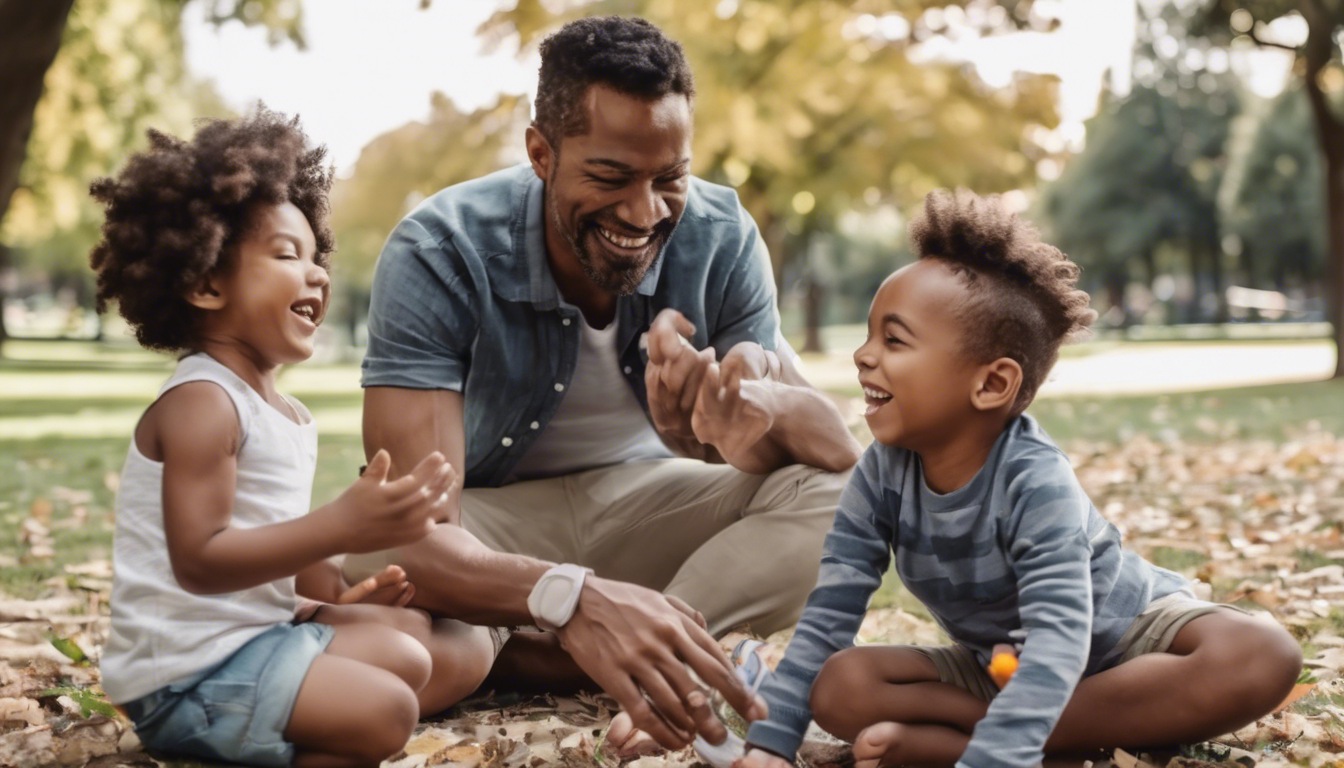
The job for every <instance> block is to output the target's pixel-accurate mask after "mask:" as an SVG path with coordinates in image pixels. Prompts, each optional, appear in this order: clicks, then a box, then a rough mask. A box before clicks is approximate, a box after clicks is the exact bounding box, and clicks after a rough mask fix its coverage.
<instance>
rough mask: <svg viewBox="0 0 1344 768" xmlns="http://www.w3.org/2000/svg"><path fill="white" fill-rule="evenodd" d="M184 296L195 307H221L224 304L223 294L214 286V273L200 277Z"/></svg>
mask: <svg viewBox="0 0 1344 768" xmlns="http://www.w3.org/2000/svg"><path fill="white" fill-rule="evenodd" d="M184 298H185V299H186V300H187V303H188V304H190V305H192V306H193V307H196V308H197V309H223V308H224V304H225V300H224V294H223V293H220V292H219V290H218V289H217V288H215V284H214V275H206V276H205V277H202V278H201V280H200V282H198V283H196V285H195V287H193V288H192V289H191V290H189V291H187V295H186V296H185V297H184Z"/></svg>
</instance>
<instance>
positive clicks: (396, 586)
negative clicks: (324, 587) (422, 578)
mask: <svg viewBox="0 0 1344 768" xmlns="http://www.w3.org/2000/svg"><path fill="white" fill-rule="evenodd" d="M412 597H415V585H414V584H411V582H409V581H407V580H406V572H405V571H403V570H402V569H401V566H399V565H389V566H387V567H386V568H384V569H383V570H382V571H381V572H380V573H375V574H374V575H372V576H370V577H369V578H367V579H365V580H363V581H361V582H359V583H358V584H356V585H354V586H353V587H351V588H349V589H347V590H346V591H344V592H342V593H341V596H340V597H338V598H336V603H337V605H347V604H349V603H371V604H374V605H390V606H393V607H396V608H401V607H403V606H405V605H406V604H407V603H409V602H411V598H412Z"/></svg>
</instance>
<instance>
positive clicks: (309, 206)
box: [92, 108, 494, 766]
mask: <svg viewBox="0 0 1344 768" xmlns="http://www.w3.org/2000/svg"><path fill="white" fill-rule="evenodd" d="M149 140H150V146H149V148H148V149H147V150H145V151H143V152H140V153H139V154H136V155H135V156H133V157H132V158H131V159H130V161H129V162H128V163H127V165H126V167H125V168H124V169H123V170H122V172H121V173H120V174H118V175H117V176H116V177H114V178H105V179H99V180H97V181H95V182H94V183H93V185H92V194H93V196H94V197H95V198H97V199H98V200H99V202H101V203H103V204H104V206H106V221H105V223H104V225H103V240H102V241H101V242H100V243H99V244H98V246H97V247H96V248H95V249H94V251H93V254H92V263H93V268H94V270H95V271H96V272H97V274H98V304H99V309H100V310H102V309H104V308H105V307H106V305H107V304H108V302H111V301H116V302H117V304H118V306H119V308H120V310H121V313H122V315H123V316H125V318H126V320H127V321H128V322H129V323H130V325H131V328H133V329H134V331H135V335H136V338H138V339H139V340H140V343H141V344H143V345H144V346H146V347H148V348H150V349H157V350H164V351H172V352H177V353H181V354H182V355H183V356H182V357H181V359H180V360H179V361H178V364H177V368H176V370H175V372H174V373H173V374H172V376H171V377H169V379H168V381H167V383H166V384H164V385H163V387H162V389H161V390H160V392H159V395H158V397H157V399H156V400H155V401H154V402H153V404H151V405H150V406H149V408H148V409H147V410H146V411H145V414H144V416H143V417H142V418H141V420H140V422H139V424H138V425H137V426H136V428H135V433H134V435H133V437H132V440H131V445H130V448H129V450H128V453H127V458H126V463H125V466H124V468H123V470H122V475H121V485H120V488H119V490H118V494H117V503H116V534H115V540H114V547H113V549H114V554H113V557H114V566H115V578H114V581H113V588H112V629H111V636H110V639H109V640H108V643H107V647H106V648H105V650H104V653H103V658H102V662H101V666H102V675H103V687H104V689H105V690H106V691H107V694H108V697H109V698H110V699H111V700H112V701H113V702H114V703H116V704H117V705H119V706H120V707H121V708H122V710H123V711H124V712H125V713H126V714H127V715H128V716H129V717H130V718H131V720H132V721H133V722H134V723H135V728H136V731H137V733H138V734H139V736H140V738H141V740H142V741H143V742H144V743H145V745H146V746H147V747H149V748H150V749H152V750H156V751H160V752H166V753H176V754H185V755H191V756H194V757H200V758H206V759H209V760H220V761H227V762H235V763H246V764H252V765H277V766H278V765H289V764H291V763H293V764H295V765H376V764H378V763H379V762H380V761H382V760H384V759H386V758H387V757H389V756H391V755H393V754H395V753H396V752H397V751H399V750H400V749H401V748H402V747H403V746H404V745H405V743H406V740H407V738H408V737H409V736H410V734H411V731H412V729H413V728H414V727H415V723H416V721H417V720H418V719H419V717H420V716H421V714H422V713H428V712H431V711H438V710H441V709H443V708H444V707H446V706H448V705H449V704H452V703H453V702H455V701H457V700H458V699H460V698H461V697H462V696H464V695H466V694H467V693H470V692H471V691H472V690H473V689H475V688H476V686H477V685H479V683H480V682H481V680H482V679H483V678H484V676H485V674H486V672H487V671H488V670H489V667H490V664H491V663H492V661H493V658H494V655H493V654H494V643H493V641H492V638H491V636H490V634H489V633H488V631H486V630H484V629H480V628H473V627H468V626H466V625H463V624H458V623H456V622H444V621H440V622H436V623H434V624H433V625H431V622H430V620H429V617H428V616H427V615H426V614H424V613H422V612H420V611H417V610H413V609H410V608H406V607H404V606H405V605H406V604H407V603H408V602H409V601H410V600H411V598H412V596H413V594H414V588H413V587H412V586H411V585H410V584H409V583H408V582H407V581H406V578H405V573H404V572H402V571H401V570H400V569H399V568H396V567H389V568H388V569H386V570H384V571H383V572H382V573H379V574H377V575H375V576H372V577H370V578H369V579H367V580H365V581H364V582H361V583H359V584H357V585H355V586H353V587H350V586H348V585H346V584H345V583H344V582H343V581H342V579H341V576H340V571H339V568H338V566H337V564H336V563H335V562H334V561H333V560H332V559H331V558H333V557H335V556H337V555H340V554H342V553H346V552H367V551H372V550H381V549H386V548H388V547H395V546H399V545H403V544H409V543H412V542H414V541H417V540H419V539H420V538H422V537H424V536H425V535H426V534H427V533H428V532H429V531H431V530H432V529H433V528H434V526H435V523H436V521H437V520H440V519H443V518H444V517H445V509H446V503H447V502H446V500H447V496H448V492H449V491H450V490H451V489H452V487H453V485H454V484H455V482H456V474H455V472H454V471H453V468H452V467H451V466H449V465H448V464H447V463H446V462H445V461H444V459H443V456H442V455H440V454H438V453H435V454H431V455H430V456H429V457H427V458H426V459H425V460H424V461H423V462H422V463H421V464H420V465H419V466H418V467H416V469H415V470H414V471H413V472H412V473H411V474H409V475H407V476H406V477H404V478H402V479H399V480H396V481H393V482H388V481H387V472H388V468H389V466H390V463H391V462H390V461H389V459H388V456H387V454H386V452H382V453H379V454H378V455H377V456H375V457H374V458H373V460H372V461H371V462H370V464H369V468H368V470H367V471H366V472H365V473H364V475H363V476H362V477H361V478H360V479H359V480H358V481H356V482H355V483H354V484H353V485H352V486H350V488H349V489H347V490H346V491H345V492H344V493H343V494H341V496H340V497H339V498H337V499H336V500H335V501H333V502H331V503H329V504H326V505H324V506H321V507H318V508H317V509H315V510H313V511H312V512H311V513H309V504H310V500H311V499H310V495H311V491H312V485H313V474H314V470H315V468H316V461H317V427H316V425H315V424H314V423H313V419H312V416H311V414H310V413H309V412H308V410H307V409H306V408H304V406H303V404H302V403H300V402H299V401H297V400H295V399H294V398H292V397H288V396H285V395H282V394H280V393H279V392H277V391H276V386H275V377H276V370H277V369H278V368H279V366H281V365H284V364H288V363H296V362H299V361H301V360H305V359H307V358H308V357H309V356H310V355H311V354H312V352H313V337H314V335H315V333H316V331H317V327H318V324H319V323H321V322H322V319H323V317H324V315H325V314H326V309H327V302H328V298H329V296H330V280H329V277H328V273H327V268H328V260H329V258H330V254H331V252H332V250H333V239H332V235H331V229H330V227H329V225H328V223H327V210H328V204H327V194H328V191H329V189H330V186H331V178H332V176H331V172H330V170H328V169H327V168H326V167H325V166H324V158H325V149H324V148H321V147H317V148H310V147H309V146H308V140H307V137H306V136H305V135H304V133H303V131H302V130H301V129H300V127H299V123H298V119H297V118H295V119H292V120H290V119H287V118H285V117H284V116H283V115H280V114H277V113H275V112H270V111H267V110H265V109H264V108H261V109H259V110H258V111H257V113H256V114H254V115H252V116H250V117H247V118H244V119H239V120H214V121H209V122H206V123H205V124H204V125H203V126H202V127H200V129H199V130H198V132H197V133H196V136H195V138H194V139H192V140H191V141H184V140H181V139H177V138H173V137H171V136H168V135H165V134H163V133H159V132H157V131H150V133H149ZM300 597H303V598H306V599H307V600H305V601H301V600H300V599H299V598H300ZM351 692H358V695H357V696H353V697H352V696H351V695H350V694H351Z"/></svg>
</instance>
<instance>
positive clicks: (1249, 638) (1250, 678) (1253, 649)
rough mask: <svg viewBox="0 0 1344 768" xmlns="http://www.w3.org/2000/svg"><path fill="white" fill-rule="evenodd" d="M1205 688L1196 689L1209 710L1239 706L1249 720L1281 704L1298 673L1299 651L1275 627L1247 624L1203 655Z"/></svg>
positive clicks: (1279, 628) (1296, 646) (1300, 669)
mask: <svg viewBox="0 0 1344 768" xmlns="http://www.w3.org/2000/svg"><path fill="white" fill-rule="evenodd" d="M1205 662H1206V668H1205V669H1204V673H1205V675H1206V676H1207V679H1208V683H1209V684H1208V685H1206V686H1200V688H1201V689H1202V690H1203V691H1204V692H1206V693H1207V694H1208V695H1209V696H1210V697H1212V699H1213V700H1212V701H1210V702H1209V704H1210V705H1212V706H1213V707H1219V706H1222V705H1225V704H1226V703H1227V702H1229V701H1233V702H1241V703H1243V704H1244V705H1245V707H1246V708H1247V710H1248V711H1252V710H1253V711H1254V714H1252V715H1251V717H1252V719H1253V718H1255V717H1259V716H1261V715H1263V714H1265V713H1267V712H1269V711H1270V710H1271V709H1273V708H1274V707H1276V706H1278V704H1279V703H1280V702H1281V701H1283V698H1284V697H1285V696H1286V695H1287V694H1288V691H1290V690H1291V689H1292V687H1293V684H1294V683H1296V682H1297V678H1298V675H1299V674H1300V673H1301V671H1302V649H1301V647H1300V646H1298V644H1297V641H1296V640H1294V639H1293V637H1292V635H1290V634H1288V632H1287V631H1286V630H1284V629H1283V628H1282V627H1280V626H1278V625H1277V624H1268V623H1261V622H1248V626H1246V627H1245V628H1244V629H1242V630H1241V631H1239V632H1237V633H1236V634H1235V635H1232V636H1230V637H1227V638H1226V639H1225V641H1224V642H1221V643H1219V644H1218V646H1217V647H1215V648H1211V649H1209V651H1208V653H1207V654H1206V655H1205Z"/></svg>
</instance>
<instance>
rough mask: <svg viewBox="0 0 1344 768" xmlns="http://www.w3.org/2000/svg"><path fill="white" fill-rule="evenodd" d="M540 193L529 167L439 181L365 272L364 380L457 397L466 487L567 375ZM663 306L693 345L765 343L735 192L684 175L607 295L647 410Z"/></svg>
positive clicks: (575, 344)
mask: <svg viewBox="0 0 1344 768" xmlns="http://www.w3.org/2000/svg"><path fill="white" fill-rule="evenodd" d="M543 198H544V194H543V184H542V182H541V180H540V179H538V178H537V177H536V174H534V173H533V172H532V169H531V167H530V166H527V165H522V166H517V167H515V168H509V169H506V170H503V171H499V172H497V173H493V174H490V175H489V176H485V177H482V178H479V179H475V180H473V181H468V182H465V183H462V184H457V185H454V186H451V187H448V188H447V189H444V190H442V191H440V192H439V193H437V194H435V195H434V196H432V197H430V198H428V199H426V200H425V201H424V202H422V203H421V204H420V205H419V206H417V207H416V209H415V210H414V211H412V212H411V213H410V214H408V215H407V216H406V218H405V219H403V220H402V221H401V223H400V224H398V225H397V228H396V229H395V230H393V231H392V234H391V236H390V237H389V238H388V241H387V244H386V245H384V246H383V251H382V254H381V255H380V256H379V258H378V266H377V268H376V270H375V273H374V279H373V292H372V299H371V301H370V306H369V324H368V330H369V343H368V350H367V352H366V354H365V357H364V364H363V375H362V382H361V383H362V384H363V386H365V387H401V388H406V389H446V390H452V391H454V392H461V393H463V398H464V406H463V422H464V423H463V428H464V431H465V438H466V465H467V466H466V473H465V484H466V485H467V486H468V487H479V486H488V487H494V486H499V485H502V484H504V482H505V478H507V477H508V475H509V472H510V470H512V468H513V466H514V465H515V464H516V463H517V462H518V459H519V458H521V457H522V455H523V454H524V453H525V452H526V451H527V449H528V447H529V446H531V445H532V442H533V441H534V440H535V439H536V438H537V436H538V435H539V434H540V433H541V430H542V429H544V428H545V427H546V424H547V422H548V421H549V420H550V419H551V417H552V416H554V415H555V412H556V409H557V408H558V407H559V405H560V401H561V399H562V398H563V397H564V394H565V388H566V387H567V386H569V383H570V379H571V377H572V376H573V375H574V366H575V363H576V360H577V358H578V350H579V323H580V322H582V317H581V314H580V312H579V310H578V308H576V307H575V306H573V305H571V304H568V303H566V302H565V301H564V299H563V298H561V296H560V291H559V289H558V288H557V286H556V284H555V278H554V277H553V276H552V274H551V269H550V265H549V263H548V262H547V259H546V249H545V245H544V242H545V241H544V235H543V231H544V230H543V204H542V203H543ZM666 307H672V308H674V309H676V310H678V311H680V312H681V313H682V314H684V315H685V316H686V317H687V319H689V320H690V321H691V322H692V323H694V324H695V334H694V336H693V337H692V339H691V343H692V344H693V345H694V346H695V348H696V349H703V348H705V347H706V346H713V347H714V349H715V352H716V353H717V354H718V356H719V357H722V356H723V355H724V354H725V353H727V352H728V350H729V349H731V348H732V346H733V345H734V344H737V343H738V342H742V341H754V342H757V343H759V344H760V345H761V346H763V347H765V348H766V349H770V350H773V349H775V344H776V338H777V335H778V329H779V317H778V313H777V310H776V307H775V286H774V280H773V277H772V273H771V270H770V259H769V254H768V253H767V252H766V249H765V244H764V242H763V241H762V240H761V236H760V233H759V231H758V230H757V229H756V224H755V222H753V221H752V219H751V216H750V215H749V214H748V213H747V212H746V210H745V209H744V208H743V207H742V205H741V203H739V202H738V199H737V194H736V193H735V192H734V191H733V190H732V189H730V188H727V187H722V186H719V185H716V184H710V183H708V182H706V181H703V180H701V179H698V178H694V177H692V178H691V180H690V191H689V194H688V197H687V201H686V209H685V211H684V213H683V214H682V217H681V221H680V223H679V224H678V225H677V228H676V230H675V231H674V232H673V234H672V237H671V238H670V239H669V240H668V242H667V245H666V246H665V247H664V249H663V253H662V255H661V256H660V257H659V258H658V260H657V261H655V262H654V264H653V266H652V267H650V268H649V271H648V273H647V274H646V275H645V276H644V280H643V282H641V283H640V284H639V286H638V287H637V288H636V290H635V292H634V293H633V294H631V295H629V296H621V297H619V298H618V300H617V305H616V320H617V322H618V323H619V326H618V332H617V337H616V344H617V351H618V355H619V359H620V365H621V371H622V373H623V374H624V376H625V380H626V382H627V383H628V384H629V385H630V387H631V389H632V390H634V393H635V397H636V399H637V400H639V402H640V404H641V405H642V406H643V407H644V410H645V413H646V414H647V412H648V399H647V396H646V394H645V391H644V366H645V362H646V359H647V358H646V354H645V353H644V351H643V350H642V349H641V348H640V344H639V337H640V335H641V334H642V333H643V332H645V331H647V330H648V328H649V324H650V323H651V322H652V321H653V319H654V317H655V316H656V315H657V314H658V312H659V311H660V310H662V309H664V308H666Z"/></svg>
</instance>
